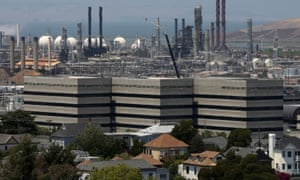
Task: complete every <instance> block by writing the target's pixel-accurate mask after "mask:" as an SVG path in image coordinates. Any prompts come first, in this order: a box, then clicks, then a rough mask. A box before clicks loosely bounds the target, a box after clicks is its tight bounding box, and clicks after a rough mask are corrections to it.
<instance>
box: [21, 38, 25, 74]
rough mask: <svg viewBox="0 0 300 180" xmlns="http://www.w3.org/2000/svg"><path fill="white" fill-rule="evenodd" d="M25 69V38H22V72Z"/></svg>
mask: <svg viewBox="0 0 300 180" xmlns="http://www.w3.org/2000/svg"><path fill="white" fill-rule="evenodd" d="M24 69H25V37H21V71H23V70H24Z"/></svg>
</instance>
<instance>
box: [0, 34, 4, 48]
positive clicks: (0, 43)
mask: <svg viewBox="0 0 300 180" xmlns="http://www.w3.org/2000/svg"><path fill="white" fill-rule="evenodd" d="M2 39H3V32H2V31H0V48H2Z"/></svg>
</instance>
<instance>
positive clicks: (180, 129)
mask: <svg viewBox="0 0 300 180" xmlns="http://www.w3.org/2000/svg"><path fill="white" fill-rule="evenodd" d="M197 133H198V132H197V129H196V128H194V126H193V121H191V120H181V121H180V122H179V124H176V125H175V127H174V128H173V130H172V132H171V135H172V136H174V137H176V138H177V139H180V140H182V141H184V142H185V143H187V144H189V143H190V140H191V139H192V138H193V137H194V136H195V135H196V134H197Z"/></svg>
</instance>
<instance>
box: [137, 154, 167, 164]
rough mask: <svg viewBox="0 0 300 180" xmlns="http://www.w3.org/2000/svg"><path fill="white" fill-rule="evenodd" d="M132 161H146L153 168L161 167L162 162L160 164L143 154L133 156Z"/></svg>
mask: <svg viewBox="0 0 300 180" xmlns="http://www.w3.org/2000/svg"><path fill="white" fill-rule="evenodd" d="M133 159H144V160H145V161H147V162H148V163H150V164H151V165H153V166H155V167H162V166H163V163H162V162H160V161H158V160H156V159H153V158H152V157H150V156H149V155H147V154H144V153H141V154H139V155H137V156H135V157H134V158H133Z"/></svg>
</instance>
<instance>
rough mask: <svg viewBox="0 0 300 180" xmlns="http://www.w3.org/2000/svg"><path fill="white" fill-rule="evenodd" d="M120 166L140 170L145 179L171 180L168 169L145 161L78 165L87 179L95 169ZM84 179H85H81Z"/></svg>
mask: <svg viewBox="0 0 300 180" xmlns="http://www.w3.org/2000/svg"><path fill="white" fill-rule="evenodd" d="M119 164H125V165H126V166H128V167H130V168H136V169H139V171H140V173H141V174H142V176H143V179H150V178H152V179H157V180H169V172H168V170H167V169H166V168H157V167H155V166H153V165H151V164H150V163H148V162H147V161H145V160H143V159H133V160H110V161H97V162H92V161H89V162H83V163H80V164H78V165H77V168H78V170H79V171H80V172H81V173H82V176H84V177H87V176H89V175H88V174H89V173H90V172H91V171H93V170H95V169H102V168H104V167H107V166H116V165H119ZM81 179H83V178H81Z"/></svg>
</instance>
